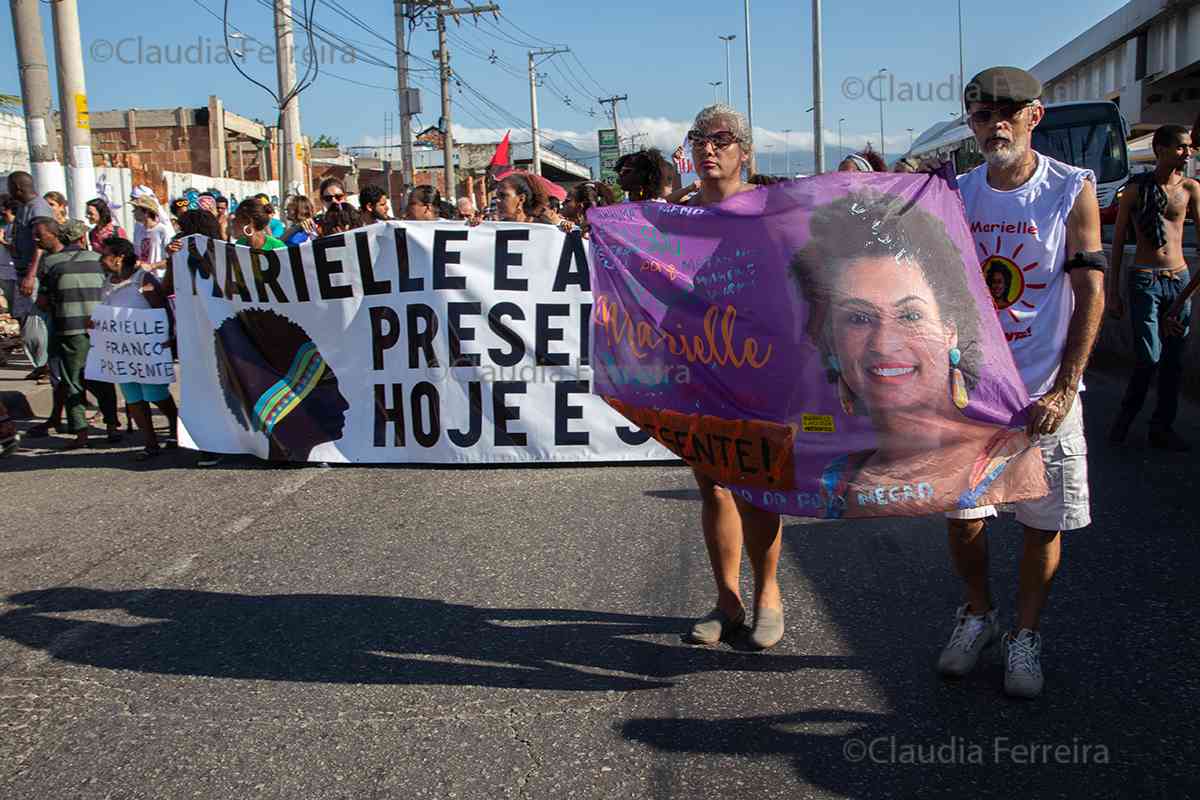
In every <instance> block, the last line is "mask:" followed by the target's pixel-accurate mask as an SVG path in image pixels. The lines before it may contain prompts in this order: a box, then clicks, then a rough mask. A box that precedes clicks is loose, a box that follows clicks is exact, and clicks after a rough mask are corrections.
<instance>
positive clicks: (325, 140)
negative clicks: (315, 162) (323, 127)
mask: <svg viewBox="0 0 1200 800" xmlns="http://www.w3.org/2000/svg"><path fill="white" fill-rule="evenodd" d="M312 146H313V147H337V146H338V140H337V139H334V138H333V137H331V136H330V135H329V134H327V133H322V134H321V135H320V136H318V137H317V139H316V141H314V142H313V143H312Z"/></svg>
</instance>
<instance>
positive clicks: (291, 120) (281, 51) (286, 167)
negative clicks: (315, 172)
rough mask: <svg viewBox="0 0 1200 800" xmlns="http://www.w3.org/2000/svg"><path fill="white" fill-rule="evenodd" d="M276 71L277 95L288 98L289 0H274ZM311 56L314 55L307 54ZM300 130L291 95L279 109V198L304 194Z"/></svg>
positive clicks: (291, 55)
mask: <svg viewBox="0 0 1200 800" xmlns="http://www.w3.org/2000/svg"><path fill="white" fill-rule="evenodd" d="M274 6H275V71H276V74H277V75H278V78H279V96H280V97H281V98H285V97H287V96H288V95H289V94H290V93H291V92H292V90H293V89H294V88H295V86H296V60H295V55H296V46H295V38H294V37H293V35H292V0H275V2H274ZM309 57H310V58H317V57H318V56H317V54H316V53H310V54H309ZM302 142H303V139H302V138H301V133H300V97H299V95H297V96H296V97H293V98H291V99H290V100H289V101H288V103H287V105H285V106H284V107H283V108H281V109H280V110H279V199H280V202H281V204H282V203H283V201H284V200H285V199H286V198H287V197H288V196H290V195H292V194H296V193H300V194H307V185H308V181H307V180H305V175H304V161H303V159H301V158H300V148H301V147H303V144H302Z"/></svg>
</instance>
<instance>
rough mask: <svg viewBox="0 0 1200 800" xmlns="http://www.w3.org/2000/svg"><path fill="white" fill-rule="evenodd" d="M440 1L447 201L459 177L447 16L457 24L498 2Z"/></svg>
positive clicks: (439, 52) (439, 54)
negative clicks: (459, 4)
mask: <svg viewBox="0 0 1200 800" xmlns="http://www.w3.org/2000/svg"><path fill="white" fill-rule="evenodd" d="M443 2H444V5H439V6H438V7H437V8H436V9H435V13H436V14H437V34H438V49H437V59H438V67H439V71H440V72H441V74H442V127H443V132H442V161H443V164H442V166H443V169H444V170H445V176H446V179H445V182H446V191H445V192H443V195H444V196H445V197H446V199H447V200H449V201H450V202H454V200H455V198H456V197H457V196H458V181H457V180H456V179H455V177H454V126H453V123H452V121H451V116H450V100H451V96H450V78H451V77H452V75H453V71H452V70H451V69H450V51H448V50H447V49H446V17H454V24H455V25H457V24H459V19H458V18H459V17H460V16H461V15H463V14H469V15H479V14H483V13H486V12H489V11H490V12H496V11H499V10H500V6H498V5H491V4H490V5H486V6H477V5H474V4H468V5H467V7H466V8H455V7H454V6H453V5H452V0H443Z"/></svg>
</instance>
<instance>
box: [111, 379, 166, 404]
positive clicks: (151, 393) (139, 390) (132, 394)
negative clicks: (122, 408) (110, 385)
mask: <svg viewBox="0 0 1200 800" xmlns="http://www.w3.org/2000/svg"><path fill="white" fill-rule="evenodd" d="M118 385H119V386H120V387H121V394H123V395H125V402H126V403H127V404H128V403H161V402H162V401H163V400H166V399H167V395H168V394H169V393H170V392H169V387H168V386H167V384H165V383H122V384H118Z"/></svg>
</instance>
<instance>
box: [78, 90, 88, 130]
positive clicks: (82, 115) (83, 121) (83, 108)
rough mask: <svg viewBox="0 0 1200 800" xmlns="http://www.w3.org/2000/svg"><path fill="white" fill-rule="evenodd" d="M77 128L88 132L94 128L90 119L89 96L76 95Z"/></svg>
mask: <svg viewBox="0 0 1200 800" xmlns="http://www.w3.org/2000/svg"><path fill="white" fill-rule="evenodd" d="M75 127H76V128H83V129H84V130H87V129H88V128H90V127H92V123H91V121H90V120H89V119H88V107H87V95H86V94H82V93H80V94H77V95H75Z"/></svg>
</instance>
